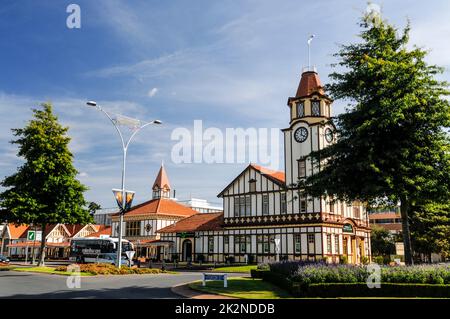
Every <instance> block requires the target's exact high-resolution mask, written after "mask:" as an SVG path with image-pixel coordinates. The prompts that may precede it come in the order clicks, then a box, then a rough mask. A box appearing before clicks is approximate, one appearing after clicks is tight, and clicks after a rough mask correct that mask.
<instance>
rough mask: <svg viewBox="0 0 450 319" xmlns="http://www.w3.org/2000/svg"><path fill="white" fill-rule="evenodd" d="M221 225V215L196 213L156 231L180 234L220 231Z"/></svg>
mask: <svg viewBox="0 0 450 319" xmlns="http://www.w3.org/2000/svg"><path fill="white" fill-rule="evenodd" d="M222 224H223V213H222V212H220V213H198V214H196V215H193V216H191V217H188V218H185V219H182V220H180V221H178V222H176V223H175V224H172V225H169V226H167V227H164V228H162V229H160V230H158V231H157V232H158V233H180V232H194V231H207V230H221V229H222Z"/></svg>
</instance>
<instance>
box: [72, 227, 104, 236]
mask: <svg viewBox="0 0 450 319" xmlns="http://www.w3.org/2000/svg"><path fill="white" fill-rule="evenodd" d="M64 226H65V227H66V228H67V230H68V231H69V233H70V237H74V236H75V235H77V234H78V233H79V232H80V231H82V230H84V229H85V228H86V227H92V229H93V230H94V231H95V232H96V231H98V228H99V226H100V225H93V224H86V225H80V224H77V225H67V224H65V225H64Z"/></svg>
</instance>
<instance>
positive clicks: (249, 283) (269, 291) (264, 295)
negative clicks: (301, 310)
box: [189, 277, 292, 299]
mask: <svg viewBox="0 0 450 319" xmlns="http://www.w3.org/2000/svg"><path fill="white" fill-rule="evenodd" d="M189 287H190V288H191V289H194V290H198V291H203V292H207V293H215V294H220V295H224V296H228V297H234V298H242V299H280V298H292V296H291V295H290V294H289V293H288V292H286V291H284V290H282V289H280V288H278V287H277V286H274V285H272V284H271V283H269V282H266V281H263V280H262V279H252V278H241V277H233V278H229V279H228V288H224V287H223V281H216V280H214V281H207V282H206V286H205V287H203V286H202V282H201V281H197V282H193V283H191V284H189Z"/></svg>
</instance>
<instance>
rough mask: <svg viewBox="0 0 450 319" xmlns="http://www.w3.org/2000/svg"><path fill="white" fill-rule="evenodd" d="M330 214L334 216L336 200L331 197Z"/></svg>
mask: <svg viewBox="0 0 450 319" xmlns="http://www.w3.org/2000/svg"><path fill="white" fill-rule="evenodd" d="M330 213H332V214H334V198H333V197H330Z"/></svg>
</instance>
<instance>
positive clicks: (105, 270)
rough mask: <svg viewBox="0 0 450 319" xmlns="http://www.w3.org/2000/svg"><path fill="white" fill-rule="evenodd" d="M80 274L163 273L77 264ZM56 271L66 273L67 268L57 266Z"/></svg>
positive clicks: (143, 269)
mask: <svg viewBox="0 0 450 319" xmlns="http://www.w3.org/2000/svg"><path fill="white" fill-rule="evenodd" d="M77 266H79V267H80V272H81V273H90V274H93V275H128V274H160V273H165V271H163V270H161V269H158V268H130V267H126V266H122V267H120V269H119V268H117V267H115V266H114V265H110V264H77ZM55 270H56V271H64V272H65V271H67V266H59V267H57V268H55Z"/></svg>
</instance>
